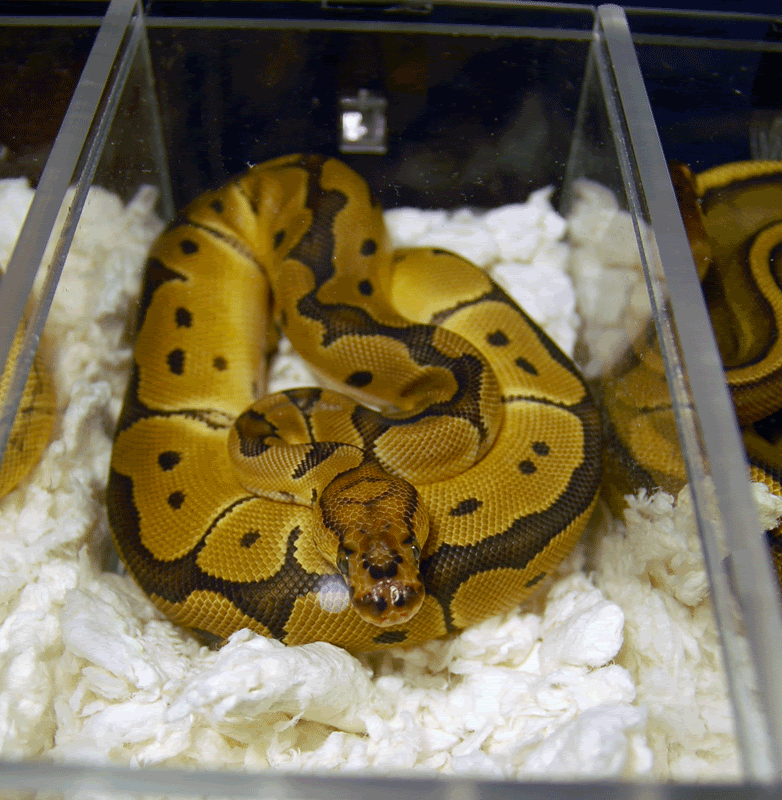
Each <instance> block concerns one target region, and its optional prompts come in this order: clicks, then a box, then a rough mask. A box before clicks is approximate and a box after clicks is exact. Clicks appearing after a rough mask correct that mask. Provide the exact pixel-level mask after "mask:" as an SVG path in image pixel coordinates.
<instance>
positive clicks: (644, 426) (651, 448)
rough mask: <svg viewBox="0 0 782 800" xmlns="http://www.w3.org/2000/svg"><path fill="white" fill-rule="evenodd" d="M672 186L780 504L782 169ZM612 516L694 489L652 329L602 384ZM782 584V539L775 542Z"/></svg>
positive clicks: (747, 440)
mask: <svg viewBox="0 0 782 800" xmlns="http://www.w3.org/2000/svg"><path fill="white" fill-rule="evenodd" d="M671 177H672V180H673V184H674V188H675V190H676V195H677V200H678V202H679V207H680V210H681V213H682V218H683V221H684V224H685V228H686V231H687V236H688V239H689V242H690V246H691V248H692V252H693V256H694V259H695V264H696V267H697V270H698V276H699V278H700V279H701V282H702V286H703V292H704V297H705V299H706V305H707V308H708V310H709V315H710V317H711V322H712V325H713V327H714V333H715V337H716V340H717V345H718V347H719V351H720V355H721V357H722V361H723V365H724V368H725V378H726V381H727V384H728V388H729V390H730V392H731V396H732V398H733V404H734V407H735V409H736V415H737V418H738V422H739V425H740V426H741V430H742V435H743V439H744V445H745V447H746V450H747V458H748V461H749V468H750V475H751V477H752V479H753V480H755V481H761V482H763V483H765V484H766V485H767V486H768V487H769V489H770V490H771V491H772V492H773V493H775V494H777V495H780V496H782V162H778V161H741V162H734V163H730V164H724V165H722V166H719V167H714V168H712V169H708V170H706V171H704V172H702V173H700V174H697V175H696V174H694V173H693V172H692V171H691V170H690V169H689V167H687V166H685V165H684V164H679V163H674V164H672V165H671ZM603 405H604V410H605V416H606V421H607V422H606V432H605V442H606V449H605V453H606V465H605V466H606V473H605V476H606V480H605V487H606V491H607V494H608V498H609V501H610V503H611V506H612V509H613V510H614V511H615V512H616V513H621V509H622V506H623V500H622V495H623V493H625V492H635V491H637V490H638V489H639V488H641V487H644V488H646V489H648V490H653V489H655V488H663V489H665V490H667V491H669V492H673V493H676V492H678V491H679V489H680V488H681V487H682V486H683V485H684V483H685V481H686V473H685V469H684V461H683V459H682V456H681V450H680V447H679V444H678V436H677V433H676V425H675V420H674V414H673V410H672V407H671V399H670V393H669V390H668V386H667V383H666V380H665V370H664V365H663V359H662V354H661V352H660V347H659V344H658V342H657V338H656V335H655V332H654V326H653V325H650V326H649V327H648V328H647V329H646V330H645V331H644V332H643V334H642V335H641V336H640V337H639V338H638V340H637V341H636V342H635V344H634V346H633V348H632V349H631V351H629V352H628V353H627V354H625V356H624V357H623V358H622V359H621V360H620V361H619V362H618V363H617V364H616V365H615V367H614V368H613V370H612V372H611V373H610V374H609V375H608V376H607V377H606V379H605V380H604V382H603ZM769 542H770V545H771V552H772V555H773V558H774V561H775V564H776V567H777V572H778V575H779V577H780V579H781V580H782V534H781V532H780V531H779V529H777V530H775V531H771V532H770V533H769Z"/></svg>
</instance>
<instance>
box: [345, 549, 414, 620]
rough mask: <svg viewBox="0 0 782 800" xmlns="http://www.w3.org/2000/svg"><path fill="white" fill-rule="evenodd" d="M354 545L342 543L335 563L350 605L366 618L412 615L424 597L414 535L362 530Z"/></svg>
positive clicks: (392, 618)
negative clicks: (394, 537) (399, 537)
mask: <svg viewBox="0 0 782 800" xmlns="http://www.w3.org/2000/svg"><path fill="white" fill-rule="evenodd" d="M361 538H362V539H363V541H362V542H361V544H360V545H359V546H358V547H357V548H355V549H354V548H350V547H348V546H346V545H344V544H343V545H342V546H341V547H340V549H339V556H338V558H337V566H338V568H339V570H340V572H342V574H343V575H344V577H345V580H346V582H347V584H348V590H349V592H350V597H351V600H352V603H353V607H354V608H355V609H356V611H357V612H358V614H359V616H360V617H361V618H362V619H364V620H365V621H366V622H370V623H371V624H372V625H378V626H380V627H388V626H390V625H398V624H399V623H402V622H405V621H407V620H408V619H410V618H411V617H413V616H414V615H415V613H416V612H417V611H418V609H419V608H420V607H421V604H422V603H423V600H424V595H425V593H426V590H425V589H424V585H423V582H422V580H421V575H420V573H419V571H418V559H419V555H420V549H419V548H418V545H417V543H416V541H415V537H408V539H407V540H406V541H405V542H403V543H401V544H400V543H399V542H395V541H390V539H391V537H380V538H379V539H375V540H373V539H372V537H369V536H367V535H366V534H365V535H364V536H362V537H361Z"/></svg>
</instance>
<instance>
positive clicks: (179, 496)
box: [168, 492, 185, 511]
mask: <svg viewBox="0 0 782 800" xmlns="http://www.w3.org/2000/svg"><path fill="white" fill-rule="evenodd" d="M184 502H185V495H184V492H171V494H170V495H169V496H168V504H169V505H170V506H171V508H173V509H174V511H176V510H178V509H180V508H182V503H184Z"/></svg>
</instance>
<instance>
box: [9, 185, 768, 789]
mask: <svg viewBox="0 0 782 800" xmlns="http://www.w3.org/2000/svg"><path fill="white" fill-rule="evenodd" d="M550 195H551V191H550V190H549V189H543V190H540V191H537V192H534V193H533V194H532V195H531V196H530V198H529V200H528V201H527V202H526V203H524V204H518V205H512V206H507V207H504V208H500V209H497V210H494V211H491V212H488V213H486V214H475V213H473V212H470V211H458V212H455V213H453V214H446V213H444V212H421V211H415V210H412V209H398V210H394V211H389V212H388V213H387V219H388V223H389V226H390V227H391V229H392V231H393V235H394V238H395V240H396V241H397V242H398V243H399V244H405V245H408V244H416V243H417V244H427V245H437V246H441V247H446V248H450V249H453V250H456V251H459V252H461V253H463V254H464V255H466V256H467V257H469V258H470V259H472V260H473V261H475V262H476V263H477V264H479V265H480V266H482V267H486V268H488V269H490V270H491V272H492V274H493V275H494V277H495V278H496V279H497V280H498V281H499V282H501V283H502V284H503V285H504V286H506V287H507V288H508V289H509V290H510V291H511V292H512V293H513V294H514V296H515V297H516V298H517V299H518V300H519V301H520V303H521V304H522V305H523V306H524V307H525V308H526V309H527V310H528V311H529V312H530V314H531V315H532V316H533V317H535V318H536V319H537V320H538V321H539V322H540V323H541V324H542V325H543V326H544V327H545V328H546V330H547V331H548V332H549V333H550V334H551V335H552V336H553V337H554V338H555V339H556V340H557V341H558V343H559V344H560V345H561V346H562V348H563V349H564V350H565V351H567V352H570V353H572V352H573V348H574V345H575V342H576V335H577V332H578V330H579V326H580V325H581V324H582V320H581V319H580V318H579V316H578V315H577V311H576V293H575V292H574V289H573V282H572V281H571V278H570V276H569V271H570V272H571V273H572V274H574V275H575V276H576V279H575V283H576V287H577V288H579V281H580V282H581V284H583V285H582V286H581V287H580V288H579V304H580V306H579V307H583V308H585V309H586V310H587V311H589V312H590V325H592V319H591V318H592V317H594V319H595V320H597V323H596V326H593V327H587V328H586V329H585V330H587V331H589V336H591V337H593V339H592V340H591V341H590V344H591V346H592V349H593V350H594V351H595V352H598V351H599V347H598V345H599V340H600V337H601V336H602V337H603V342H604V343H605V342H609V341H613V339H612V337H613V336H614V335H615V334H613V333H611V330H610V328H611V326H612V325H614V326H617V325H618V326H620V327H621V326H622V325H625V324H626V320H623V319H620V317H621V314H616V313H615V312H616V311H617V309H618V308H619V306H618V299H616V297H615V295H616V294H617V293H618V292H619V293H623V294H622V302H623V306H622V308H626V307H628V304H629V305H630V306H632V302H633V298H635V297H636V295H635V294H634V293H635V292H637V291H638V290H637V280H638V279H637V275H638V269H637V265H636V261H637V255H636V250H635V244H634V241H633V240H632V239H631V240H630V242H629V243H628V246H627V247H624V248H623V247H621V236H619V235H618V234H617V231H621V230H625V229H627V219H626V217H625V216H624V215H623V214H622V213H621V212H619V211H618V210H617V208H616V204H615V202H613V200H612V198H611V197H610V193H609V194H606V193H605V190H604V189H602V188H601V187H597V186H590V185H587V184H585V185H584V186H583V187H582V194H581V197H580V200H579V203H578V204H577V206H576V208H575V210H574V216H573V218H572V219H571V220H570V232H571V243H566V240H565V237H566V233H567V229H568V225H567V224H566V222H565V220H563V219H562V218H561V217H560V216H559V215H558V214H556V213H555V212H554V211H553V209H552V207H551V205H550V202H549V198H550ZM31 197H32V192H31V190H30V189H29V188H28V186H27V184H26V183H25V182H24V181H21V180H7V181H3V182H0V258H2V259H3V260H4V261H6V260H7V258H8V255H9V254H10V252H11V248H12V246H13V242H14V240H15V237H16V236H17V234H18V230H19V227H20V225H21V222H22V220H23V216H24V213H25V211H26V209H27V207H28V206H29V203H30V199H31ZM154 202H155V192H154V190H153V189H149V188H148V189H143V190H141V191H140V192H139V193H138V195H137V196H136V197H135V198H134V199H133V200H132V201H131V202H130V203H129V204H128V205H127V206H126V207H123V206H122V204H121V203H120V202H119V200H118V199H117V198H116V197H115V196H113V195H111V194H109V193H107V192H105V191H102V190H99V189H94V190H93V191H92V192H91V195H90V198H89V201H88V203H87V205H86V208H85V212H84V216H83V219H82V222H81V225H80V226H79V229H78V232H77V234H76V238H75V240H74V243H73V247H72V249H71V253H70V255H69V258H68V263H67V265H66V268H65V271H64V274H63V278H62V282H61V284H60V288H59V290H58V292H57V295H56V298H55V301H54V307H53V309H52V313H51V317H50V319H49V322H48V325H47V334H48V336H49V337H50V339H51V341H52V343H53V345H54V346H53V351H54V357H55V359H56V364H55V373H56V380H57V385H58V387H59V388H58V390H59V410H60V417H59V422H58V424H57V427H56V430H55V433H54V436H53V439H52V442H51V444H50V445H49V447H48V448H47V450H46V451H45V453H44V455H43V457H42V459H41V462H40V463H39V465H38V466H37V468H36V469H35V471H34V473H33V474H32V475H31V476H30V478H29V479H28V480H27V481H26V482H25V483H24V484H23V485H22V486H20V487H19V488H18V489H17V490H15V491H14V492H12V493H11V494H10V495H9V496H7V497H6V498H5V499H4V500H3V501H2V503H1V504H0V542H1V543H2V554H3V557H2V559H0V608H1V609H2V611H1V612H0V618H1V619H2V625H1V626H0V755H2V757H5V758H12V759H25V758H32V757H44V758H49V759H54V760H60V761H69V762H81V763H84V762H93V763H106V762H111V763H115V764H130V765H139V766H140V765H161V766H162V765H168V766H182V765H184V766H192V767H205V766H212V767H225V768H232V769H253V770H255V769H266V768H274V769H287V770H299V769H306V770H312V771H320V772H323V771H329V772H331V771H350V772H353V773H360V774H361V775H365V776H366V775H369V774H371V773H372V772H373V771H374V772H381V773H383V774H388V773H398V772H400V771H402V772H404V771H407V770H416V771H417V774H418V775H425V774H432V773H444V774H462V775H471V776H479V777H491V778H506V779H515V780H524V779H531V778H551V779H557V778H568V779H585V778H598V777H622V778H638V777H648V778H654V779H660V780H665V779H681V780H696V779H701V780H708V779H711V780H731V779H736V778H738V777H739V764H738V758H737V750H736V743H735V740H734V736H733V733H732V722H731V711H730V705H729V702H728V698H727V695H726V687H725V680H724V675H723V671H722V665H721V661H720V650H719V644H718V637H717V632H716V628H715V624H714V619H713V616H712V612H711V607H710V604H709V600H708V588H707V581H706V576H705V571H704V566H703V561H702V558H701V554H700V547H699V544H698V539H697V535H696V530H695V524H694V520H693V514H692V509H691V506H690V501H689V495H688V494H687V493H686V492H683V493H682V494H681V495H680V497H679V498H678V500H677V501H675V502H674V500H673V498H671V497H669V496H667V495H663V494H658V495H656V496H654V497H652V498H637V499H635V500H634V501H633V503H632V505H631V508H630V511H629V512H628V515H627V525H626V526H625V525H623V524H622V523H619V522H617V521H615V520H613V519H612V518H610V517H609V516H608V515H607V514H606V513H603V512H599V513H598V515H597V517H596V520H595V523H594V525H593V528H592V530H591V531H590V533H589V534H588V538H589V540H590V541H591V542H592V543H593V546H592V549H591V550H590V554H589V570H588V571H587V570H586V569H585V555H584V554H585V552H587V549H586V548H585V547H584V546H583V545H582V546H579V547H578V548H577V549H576V550H575V552H574V553H573V555H572V556H570V557H569V558H568V560H567V562H566V563H565V564H564V565H563V567H562V569H561V570H560V574H559V576H558V577H557V579H556V581H554V582H553V583H552V584H551V586H550V587H549V588H548V589H547V592H546V593H545V595H541V596H539V597H538V598H537V600H536V601H534V602H533V603H532V604H529V605H528V606H527V607H525V608H522V609H519V611H518V612H516V613H513V614H510V615H508V616H506V617H502V618H498V619H491V620H488V621H486V622H484V623H483V624H481V625H478V626H475V627H474V628H471V629H469V630H467V631H465V632H464V633H463V634H462V635H460V636H458V637H456V638H454V639H451V640H446V641H436V642H430V643H428V644H426V645H424V646H421V647H418V648H415V649H412V650H408V651H403V650H398V651H394V652H390V653H384V654H381V655H369V656H362V657H361V658H356V657H354V656H351V655H349V654H347V653H346V652H344V651H343V650H341V649H339V648H336V647H334V646H331V645H328V644H324V643H316V644H310V645H305V646H301V647H285V646H284V645H282V644H280V643H279V642H277V641H273V640H269V639H265V638H263V637H260V636H257V635H255V634H252V633H249V632H248V631H240V632H238V633H236V634H235V635H234V636H232V637H231V639H230V641H229V642H228V643H227V644H226V645H225V646H224V647H223V648H222V649H221V650H219V651H211V650H208V649H206V648H205V647H201V646H199V645H198V644H197V643H196V642H195V640H194V639H193V638H192V637H190V636H189V635H188V634H187V633H185V632H184V631H182V630H180V629H178V628H177V627H175V626H174V625H172V624H171V623H169V622H168V621H166V620H165V619H163V618H162V617H161V615H160V614H159V613H158V612H157V611H156V610H155V609H154V607H153V606H152V604H151V603H150V602H149V601H148V600H147V599H146V598H145V597H144V596H143V594H142V593H141V592H140V591H139V590H138V589H137V588H136V586H135V584H134V583H133V581H132V580H131V579H130V578H129V577H126V576H124V577H121V576H119V575H117V574H114V573H112V572H107V571H105V570H104V566H103V561H102V559H103V557H104V555H105V552H106V546H105V545H106V540H107V536H108V532H107V522H106V515H105V510H104V506H103V501H104V496H103V491H104V486H105V479H106V475H107V470H108V463H109V455H110V447H111V433H112V431H113V425H114V421H115V419H116V417H117V414H118V412H119V408H120V404H121V399H122V394H123V391H124V382H125V379H126V370H127V367H128V363H129V357H130V351H129V349H128V347H127V344H126V343H124V340H123V338H122V334H123V330H124V328H125V325H126V316H127V312H128V308H129V307H130V306H131V305H132V303H133V300H134V298H135V296H136V293H137V291H138V281H139V276H140V270H141V266H142V264H143V261H144V258H145V252H146V250H147V249H148V247H149V245H150V244H151V242H152V241H153V240H154V238H155V236H156V235H157V234H158V232H159V230H160V224H159V223H158V221H157V220H156V219H155V218H154V216H153V215H152V208H153V205H154ZM612 203H613V204H612ZM590 214H591V215H592V216H591V217H590V216H589V215H590ZM589 270H592V271H593V272H594V273H595V274H603V270H609V271H612V272H610V273H607V274H610V275H612V276H613V278H616V277H617V276H620V278H621V282H620V283H617V282H616V281H615V280H611V281H607V282H606V287H609V288H610V291H611V292H613V294H612V295H611V297H610V299H609V298H608V297H606V296H597V297H596V296H595V295H594V293H592V294H590V292H594V288H592V289H590V288H589V287H590V286H591V287H594V285H595V284H594V281H591V282H590V281H588V280H587V279H586V278H584V277H583V276H584V274H585V272H586V273H588V272H589ZM595 271H597V272H595ZM633 275H635V278H633ZM617 280H619V279H618V278H617ZM622 287H624V288H622ZM609 288H606V289H605V292H606V293H607V292H608V291H609ZM601 311H602V312H605V315H608V316H609V317H611V318H610V319H604V320H602V322H601V321H600V314H601ZM601 326H602V333H595V332H594V331H598V330H601ZM608 349H609V351H610V345H609V346H608ZM595 369H597V367H595ZM310 380H311V379H310V378H309V376H308V374H307V372H306V369H305V368H303V367H302V366H301V365H300V364H299V363H297V362H296V361H295V360H293V359H292V358H291V357H290V356H289V355H287V354H286V353H285V352H283V354H282V356H281V357H279V358H278V360H277V363H276V364H275V366H274V369H273V373H272V378H271V381H270V384H271V385H270V388H271V389H272V390H275V389H279V388H283V387H284V386H290V385H296V384H300V383H309V382H310ZM758 501H759V503H760V504H761V507H762V508H763V510H764V514H765V520H766V521H767V523H770V521H771V520H772V519H773V518H775V517H776V516H779V515H780V514H781V513H782V508H781V507H780V502H779V501H778V500H776V499H775V498H773V497H772V496H770V495H769V494H768V493H767V492H765V493H763V491H762V489H758Z"/></svg>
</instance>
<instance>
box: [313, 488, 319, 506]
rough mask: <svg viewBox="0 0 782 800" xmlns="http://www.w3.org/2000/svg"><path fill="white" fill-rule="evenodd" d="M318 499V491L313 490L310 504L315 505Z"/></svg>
mask: <svg viewBox="0 0 782 800" xmlns="http://www.w3.org/2000/svg"><path fill="white" fill-rule="evenodd" d="M317 499H318V490H317V489H315V488H313V489H312V504H313V505H315V502H316V501H317Z"/></svg>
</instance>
